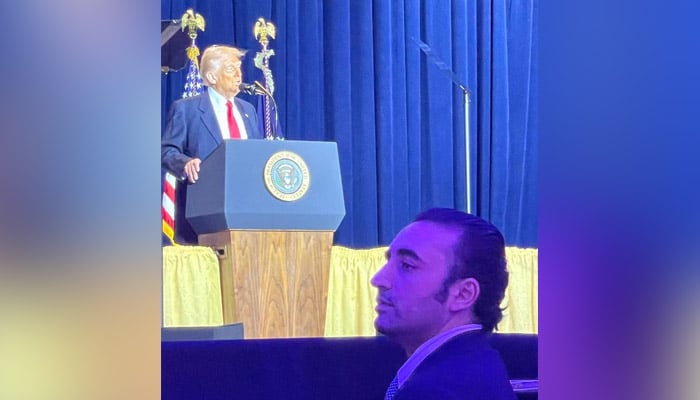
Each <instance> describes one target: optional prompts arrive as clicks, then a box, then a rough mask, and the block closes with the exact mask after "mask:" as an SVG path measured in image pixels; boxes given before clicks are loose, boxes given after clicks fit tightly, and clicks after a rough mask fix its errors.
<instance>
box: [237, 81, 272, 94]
mask: <svg viewBox="0 0 700 400" xmlns="http://www.w3.org/2000/svg"><path fill="white" fill-rule="evenodd" d="M238 89H239V90H240V91H241V92H243V93H245V94H249V95H253V96H266V95H267V93H265V91H264V90H261V89H260V87H258V86H256V85H251V84H250V83H245V82H242V83H241V84H240V85H238ZM263 89H264V88H263Z"/></svg>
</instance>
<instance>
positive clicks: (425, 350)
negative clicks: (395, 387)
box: [396, 324, 482, 387]
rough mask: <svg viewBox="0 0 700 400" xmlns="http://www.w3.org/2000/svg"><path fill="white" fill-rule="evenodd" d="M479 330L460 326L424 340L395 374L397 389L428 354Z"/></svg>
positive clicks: (477, 326) (475, 326) (473, 325)
mask: <svg viewBox="0 0 700 400" xmlns="http://www.w3.org/2000/svg"><path fill="white" fill-rule="evenodd" d="M480 329H482V326H481V324H467V325H460V326H458V327H455V328H452V329H449V330H447V331H445V332H442V333H439V334H437V335H435V336H433V337H431V338H430V339H428V340H426V341H425V343H423V344H422V345H420V346H419V347H418V348H417V349H416V351H414V352H413V354H411V356H410V357H409V358H408V360H406V362H405V363H404V364H403V365H402V366H401V368H399V371H398V372H397V373H396V375H397V377H398V384H399V387H401V386H402V385H403V384H404V382H406V381H407V380H408V378H409V377H410V376H411V374H412V373H413V371H415V370H416V368H417V367H418V365H420V363H421V362H423V360H425V359H426V358H427V357H428V356H429V355H430V354H432V353H433V352H434V351H435V350H437V348H439V347H440V346H442V345H443V344H444V343H445V342H447V341H448V340H450V339H452V338H453V337H455V336H457V335H459V334H462V333H465V332H469V331H476V330H480Z"/></svg>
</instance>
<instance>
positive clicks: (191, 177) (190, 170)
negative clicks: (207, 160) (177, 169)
mask: <svg viewBox="0 0 700 400" xmlns="http://www.w3.org/2000/svg"><path fill="white" fill-rule="evenodd" d="M201 162H202V160H200V159H199V158H193V159H191V160H190V161H187V163H186V164H185V175H186V176H187V180H188V181H189V182H190V183H195V182H197V179H199V164H200V163H201Z"/></svg>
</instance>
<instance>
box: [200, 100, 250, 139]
mask: <svg viewBox="0 0 700 400" xmlns="http://www.w3.org/2000/svg"><path fill="white" fill-rule="evenodd" d="M207 93H209V100H211V105H212V107H214V113H215V114H216V121H217V122H218V123H219V128H221V136H222V139H230V138H231V135H230V134H229V130H228V109H227V107H226V102H227V101H228V100H229V99H227V98H225V97H224V96H222V95H221V94H219V92H217V91H216V90H214V89H213V88H211V87H210V88H208V89H207ZM230 100H231V103H233V118H234V119H235V120H236V124H237V125H238V131H239V132H240V133H241V139H248V131H246V129H245V124H244V123H243V118H242V116H241V113H240V111H238V107H236V102H235V101H234V99H233V98H232V99H230Z"/></svg>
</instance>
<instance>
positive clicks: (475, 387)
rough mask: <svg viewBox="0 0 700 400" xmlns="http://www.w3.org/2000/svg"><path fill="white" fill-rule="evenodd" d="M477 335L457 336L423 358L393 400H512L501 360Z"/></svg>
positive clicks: (480, 335) (484, 338)
mask: <svg viewBox="0 0 700 400" xmlns="http://www.w3.org/2000/svg"><path fill="white" fill-rule="evenodd" d="M487 339H488V337H487V335H486V334H484V333H481V332H478V331H477V332H466V333H462V334H460V335H457V336H455V337H453V338H451V339H450V340H448V341H447V342H445V343H444V344H443V345H442V346H440V347H438V348H437V349H436V350H435V351H434V352H433V353H431V354H430V355H429V356H428V357H426V359H425V360H423V362H421V363H420V364H419V365H418V367H416V369H415V370H414V371H413V374H411V376H410V377H409V378H408V380H406V382H404V384H403V386H401V388H400V389H399V391H398V392H396V394H395V396H394V400H425V399H441V400H451V399H454V400H457V399H459V400H465V399H489V400H515V399H516V397H515V393H514V392H513V389H512V387H511V385H510V381H509V379H508V373H507V371H506V367H505V365H504V364H503V361H502V360H501V356H500V355H499V354H498V352H497V351H496V350H494V349H493V348H492V347H491V346H490V345H489V343H488V340H487Z"/></svg>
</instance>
